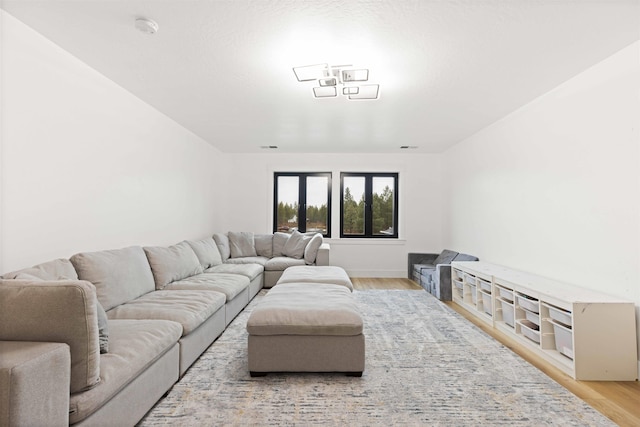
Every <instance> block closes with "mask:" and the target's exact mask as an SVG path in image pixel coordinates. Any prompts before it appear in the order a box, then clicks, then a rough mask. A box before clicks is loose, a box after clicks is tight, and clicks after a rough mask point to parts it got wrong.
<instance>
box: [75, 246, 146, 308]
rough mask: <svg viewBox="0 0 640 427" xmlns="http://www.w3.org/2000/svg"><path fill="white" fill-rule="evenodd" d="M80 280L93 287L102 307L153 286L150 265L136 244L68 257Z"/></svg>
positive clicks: (143, 292) (111, 306) (136, 296)
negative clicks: (89, 283)
mask: <svg viewBox="0 0 640 427" xmlns="http://www.w3.org/2000/svg"><path fill="white" fill-rule="evenodd" d="M71 263H72V264H73V266H74V267H75V269H76V271H77V272H78V277H79V278H80V280H87V281H89V282H91V283H93V284H94V285H95V287H96V293H97V295H98V301H100V304H102V307H104V309H105V310H107V311H109V310H110V309H112V308H113V307H115V306H118V305H120V304H123V303H125V302H127V301H131V300H133V299H135V298H138V297H139V296H141V295H144V294H146V293H147V292H151V291H153V290H154V289H155V282H154V280H153V274H152V273H151V267H149V262H148V261H147V257H146V255H145V253H144V250H142V248H141V247H140V246H131V247H128V248H123V249H113V250H108V251H99V252H82V253H79V254H75V255H74V256H72V257H71Z"/></svg>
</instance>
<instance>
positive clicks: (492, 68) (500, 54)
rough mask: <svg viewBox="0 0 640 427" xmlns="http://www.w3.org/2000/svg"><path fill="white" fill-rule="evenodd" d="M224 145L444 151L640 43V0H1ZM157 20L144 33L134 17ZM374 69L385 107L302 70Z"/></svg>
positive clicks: (308, 149)
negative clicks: (298, 71)
mask: <svg viewBox="0 0 640 427" xmlns="http://www.w3.org/2000/svg"><path fill="white" fill-rule="evenodd" d="M0 7H2V8H3V9H4V10H5V11H7V12H9V13H10V14H11V15H13V16H15V17H16V18H17V19H19V20H21V21H22V22H24V23H25V24H27V25H29V26H30V27H33V28H34V29H36V30H37V31H38V32H40V33H41V34H43V35H44V36H46V37H47V38H49V39H51V40H52V41H53V42H55V43H56V44H58V45H60V46H61V47H63V48H64V49H66V50H67V51H69V52H71V53H72V54H73V55H75V56H76V57H78V58H79V59H81V60H82V61H84V62H85V63H87V64H88V65H90V66H91V67H93V68H94V69H96V70H98V71H99V72H100V73H102V74H104V75H105V76H107V77H108V78H110V79H112V80H113V81H115V82H116V83H118V84H119V85H120V86H122V87H124V88H125V89H127V90H128V91H130V92H131V93H133V94H135V95H136V96H138V97H139V98H141V99H143V100H144V101H146V102H147V103H149V104H150V105H152V106H154V107H155V108H156V109H158V110H159V111H161V112H163V113H165V114H166V115H167V116H169V117H171V118H173V119H174V120H175V121H177V122H178V123H180V124H182V125H183V126H185V127H186V128H188V129H190V130H191V131H193V132H194V133H196V134H197V135H199V136H201V137H202V138H204V139H205V140H207V141H208V142H209V143H211V144H212V145H214V146H215V147H217V148H219V149H220V150H222V151H224V152H239V153H243V152H264V150H262V149H261V148H260V147H261V146H264V145H277V146H278V147H279V150H278V151H279V152H307V153H308V152H315V153H319V152H355V153H358V152H377V153H390V152H398V151H400V149H399V147H400V146H401V145H410V146H418V147H419V148H417V149H416V150H415V151H414V152H416V151H417V152H441V151H443V150H445V149H447V148H448V147H450V146H451V145H453V144H455V143H457V142H459V141H461V140H463V139H464V138H466V137H468V136H470V135H472V134H474V133H475V132H477V131H479V130H480V129H482V128H484V127H486V126H487V125H489V124H491V123H492V122H494V121H496V120H498V119H500V118H501V117H503V116H505V115H506V114H508V113H510V112H512V111H514V110H515V109H517V108H518V107H520V106H522V105H524V104H526V103H528V102H530V101H531V100H533V99H535V98H536V97H538V96H540V95H542V94H544V93H545V92H547V91H549V90H551V89H553V88H554V87H555V86H557V85H558V84H560V83H562V82H563V81H566V80H567V79H569V78H571V77H572V76H574V75H576V74H578V73H579V72H581V71H583V70H584V69H586V68H588V67H589V66H591V65H593V64H595V63H597V62H599V61H601V60H602V59H604V58H606V57H608V56H609V55H611V54H613V53H615V52H616V51H618V50H620V49H622V48H623V47H625V46H627V45H629V44H631V43H633V42H634V41H636V40H638V39H640V0H451V1H436V0H378V1H374V0H370V1H334V0H306V1H301V0H297V1H293V0H244V1H240V0H233V1H217V0H216V1H214V0H146V1H142V0H84V1H80V0H21V1H20V0H0ZM138 17H146V18H150V19H153V20H155V21H156V22H157V23H158V25H159V27H160V28H159V31H158V32H157V33H156V34H155V35H152V36H150V35H145V34H143V33H141V32H139V31H137V30H136V29H135V28H134V20H135V18H138ZM324 62H327V63H330V64H353V65H354V66H357V67H363V68H369V69H370V80H371V81H372V82H377V83H379V84H380V85H381V97H380V99H379V100H376V101H348V100H346V99H314V98H313V97H312V95H311V86H312V85H310V84H306V83H299V82H297V80H296V79H295V76H294V74H293V71H292V67H294V66H300V65H308V64H317V63H324Z"/></svg>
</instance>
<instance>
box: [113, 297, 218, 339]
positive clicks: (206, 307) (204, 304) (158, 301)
mask: <svg viewBox="0 0 640 427" xmlns="http://www.w3.org/2000/svg"><path fill="white" fill-rule="evenodd" d="M226 300H227V298H226V296H225V295H224V294H222V293H219V292H214V291H177V290H170V291H168V290H164V291H155V292H150V293H148V294H146V295H143V296H141V297H140V298H137V299H135V300H133V301H129V302H128V303H126V304H122V305H119V306H118V307H116V308H113V309H111V310H109V311H108V312H107V316H109V319H147V320H150V319H157V320H172V321H174V322H178V323H180V324H181V325H182V335H189V334H190V333H191V332H192V331H194V330H195V329H196V328H197V327H198V326H200V325H201V324H202V323H204V321H205V320H207V319H208V318H209V317H211V315H212V314H213V313H215V312H216V311H218V310H219V309H220V308H221V307H222V306H224V303H225V302H226ZM110 333H111V331H110ZM109 343H110V344H111V338H109Z"/></svg>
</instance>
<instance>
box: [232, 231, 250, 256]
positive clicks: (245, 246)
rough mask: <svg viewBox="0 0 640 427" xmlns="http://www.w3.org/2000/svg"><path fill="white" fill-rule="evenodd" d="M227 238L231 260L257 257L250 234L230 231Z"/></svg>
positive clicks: (248, 232)
mask: <svg viewBox="0 0 640 427" xmlns="http://www.w3.org/2000/svg"><path fill="white" fill-rule="evenodd" d="M227 236H229V249H230V252H231V258H241V257H247V256H257V253H256V246H255V243H254V240H253V233H252V232H250V231H230V232H229V233H227Z"/></svg>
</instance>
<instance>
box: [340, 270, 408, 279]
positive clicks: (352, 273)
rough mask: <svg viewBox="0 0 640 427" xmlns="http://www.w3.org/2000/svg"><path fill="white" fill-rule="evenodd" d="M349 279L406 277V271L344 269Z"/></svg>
mask: <svg viewBox="0 0 640 427" xmlns="http://www.w3.org/2000/svg"><path fill="white" fill-rule="evenodd" d="M345 270H346V271H347V274H348V275H349V277H363V278H365V277H381V278H392V279H395V278H398V277H406V276H407V271H406V270H351V269H348V268H345Z"/></svg>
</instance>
